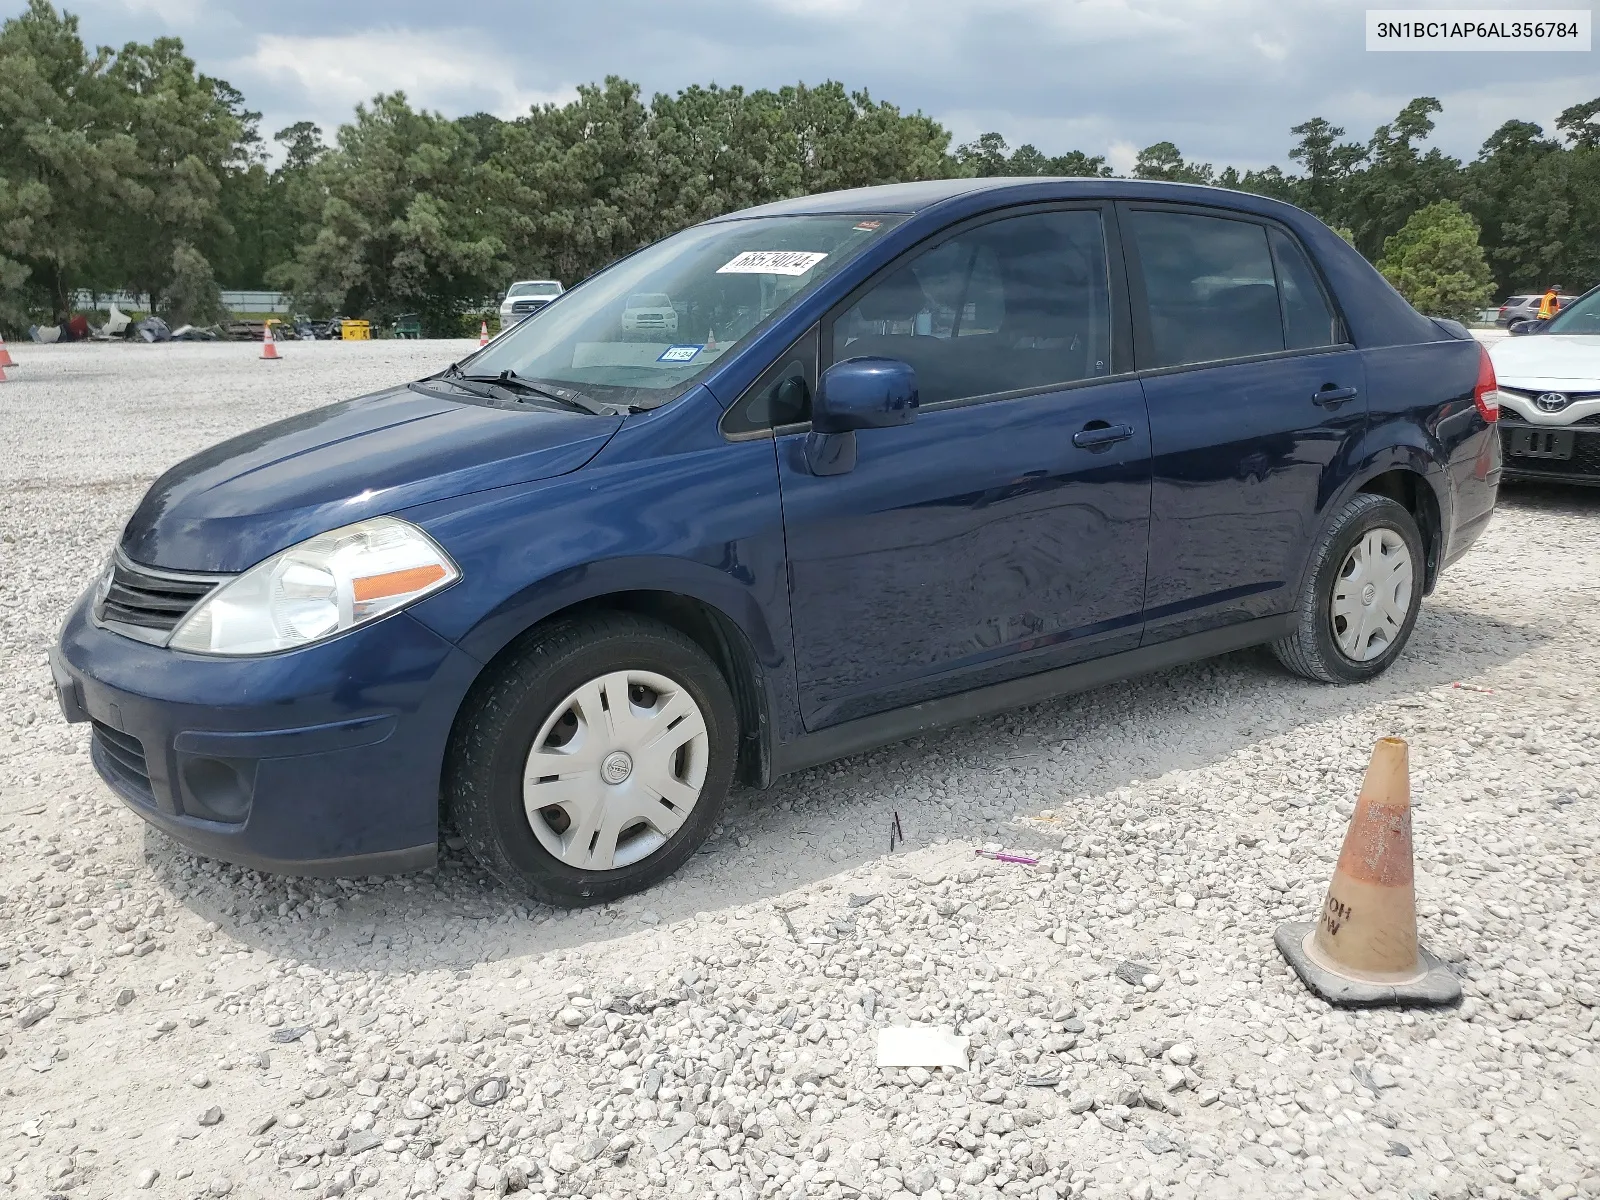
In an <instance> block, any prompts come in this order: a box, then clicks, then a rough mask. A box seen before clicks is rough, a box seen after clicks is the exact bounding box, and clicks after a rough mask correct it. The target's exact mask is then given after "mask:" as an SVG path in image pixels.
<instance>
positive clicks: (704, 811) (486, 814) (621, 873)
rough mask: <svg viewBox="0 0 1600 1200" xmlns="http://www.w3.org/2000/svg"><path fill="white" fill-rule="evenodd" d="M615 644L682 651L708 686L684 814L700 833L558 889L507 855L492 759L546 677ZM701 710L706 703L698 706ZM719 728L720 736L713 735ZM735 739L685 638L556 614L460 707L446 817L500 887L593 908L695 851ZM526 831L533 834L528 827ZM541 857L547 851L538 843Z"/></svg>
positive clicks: (603, 615)
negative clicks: (701, 740) (690, 802)
mask: <svg viewBox="0 0 1600 1200" xmlns="http://www.w3.org/2000/svg"><path fill="white" fill-rule="evenodd" d="M619 641H625V642H626V643H628V644H629V645H630V646H631V647H639V646H645V647H650V646H651V644H652V643H653V644H654V649H655V650H656V651H657V652H659V653H663V654H668V655H676V656H683V655H686V656H688V658H689V659H690V660H691V661H696V660H697V662H696V665H698V666H699V667H700V668H701V671H702V678H701V679H700V681H699V682H700V683H701V684H702V685H705V684H708V683H709V684H711V685H712V686H711V687H710V688H709V689H708V690H710V691H711V692H712V694H711V695H710V696H709V697H708V699H709V700H710V702H711V703H710V706H709V707H710V709H711V710H712V711H707V712H704V716H705V718H706V722H707V725H708V729H709V731H710V732H711V734H712V737H711V748H710V758H711V761H710V763H709V765H708V768H707V772H706V780H705V784H704V785H703V786H702V788H701V794H700V799H699V800H698V801H697V802H696V804H695V808H694V812H693V813H692V814H691V816H690V824H691V825H692V826H693V827H694V828H697V829H699V830H700V833H699V835H698V836H693V834H692V833H691V836H689V837H687V838H685V840H684V841H683V842H682V843H680V845H679V846H678V847H676V848H675V850H674V848H671V847H666V848H663V850H661V851H658V852H657V853H656V854H653V855H651V856H650V857H649V858H646V859H645V860H643V861H642V862H639V863H635V864H633V865H632V866H630V867H624V868H620V869H619V870H617V871H616V872H608V873H607V874H608V875H612V876H614V878H613V879H610V880H606V881H604V882H601V883H597V884H594V885H591V886H590V888H589V889H588V890H587V891H581V892H580V891H576V890H574V889H573V888H572V887H571V886H570V884H569V885H568V886H561V885H562V884H563V883H567V882H568V881H565V880H561V879H560V878H559V877H558V876H555V875H552V877H551V878H550V879H541V878H539V877H538V875H537V874H531V873H530V872H529V871H528V870H526V869H524V868H522V867H520V866H519V865H518V864H517V863H516V862H515V861H514V860H513V858H512V856H511V855H510V854H509V853H508V852H507V848H506V845H505V841H504V838H503V837H502V836H501V830H500V829H499V828H498V823H497V821H496V819H495V807H496V806H495V802H494V798H493V796H492V795H491V789H492V786H493V773H494V764H495V758H496V755H497V752H498V751H499V749H500V743H501V741H502V739H504V738H505V737H506V736H507V734H508V732H509V726H510V723H511V721H512V718H513V715H514V714H515V713H516V712H517V711H518V710H520V709H521V708H523V707H524V706H525V705H526V704H528V703H530V701H531V700H532V699H533V698H534V696H535V695H536V694H537V693H538V692H539V691H540V690H541V689H544V688H546V681H547V680H548V679H549V678H550V677H551V676H552V675H554V674H555V673H556V672H558V671H560V670H561V669H563V668H564V667H566V666H567V665H568V664H570V663H571V662H572V661H574V659H576V658H577V657H578V656H580V655H584V656H588V657H594V656H596V654H597V652H598V653H601V654H603V653H604V652H605V650H606V649H607V647H608V646H611V645H615V644H616V643H617V642H619ZM652 669H653V668H652ZM680 682H681V680H680ZM552 699H554V697H552ZM701 707H702V709H705V708H706V707H707V706H706V705H705V704H704V703H702V705H701ZM719 730H720V731H722V733H723V736H722V737H721V738H720V739H719V738H718V736H717V732H718V731H719ZM719 741H720V742H721V743H722V744H721V745H719V744H718V743H719ZM737 745H738V716H737V712H736V710H735V708H734V703H733V696H732V693H731V692H730V691H729V689H728V685H727V682H726V680H724V679H723V677H722V674H721V672H720V671H719V670H718V668H717V666H716V664H715V663H714V662H713V661H712V659H711V658H710V656H709V655H707V654H706V652H705V651H704V650H703V649H701V647H700V646H699V645H698V644H697V643H696V642H695V641H694V640H693V639H691V638H689V637H687V636H686V635H684V634H683V633H680V632H679V631H678V630H676V629H673V628H672V627H671V626H669V625H666V624H663V623H662V622H660V621H656V620H653V619H651V618H649V617H642V616H638V615H636V614H633V613H627V612H620V611H605V612H599V613H591V614H585V615H582V616H576V617H569V618H563V619H559V620H557V621H555V622H552V623H551V624H550V625H547V626H542V627H538V628H536V629H534V630H532V631H530V632H529V633H527V634H524V635H523V637H522V639H521V643H520V644H514V645H513V648H512V649H511V652H510V653H509V654H507V655H505V656H503V657H502V658H501V659H500V660H499V661H497V662H495V663H494V664H492V665H491V666H490V667H489V668H488V669H487V670H486V671H485V672H484V675H483V676H482V677H481V678H480V679H479V681H478V684H477V685H476V686H475V687H474V688H473V691H472V693H471V694H470V695H469V696H468V698H467V701H466V703H464V704H463V705H462V708H461V711H460V713H459V714H458V715H457V717H456V722H455V727H454V729H453V730H452V732H451V735H450V748H449V751H448V753H447V755H446V759H445V773H444V787H443V808H444V816H445V819H446V820H447V821H448V822H449V823H450V824H452V825H454V827H455V829H456V832H457V833H459V834H460V835H461V838H462V840H463V841H465V842H466V844H467V849H468V850H469V851H470V852H471V853H472V855H473V857H474V858H476V859H477V860H478V862H479V863H480V864H481V865H483V866H484V867H485V868H487V869H488V870H489V872H490V873H491V874H493V875H495V876H496V877H497V878H498V879H500V881H501V882H502V883H504V884H506V885H507V886H508V887H510V888H513V889H515V890H517V891H520V892H524V893H526V894H527V895H529V896H530V897H532V898H533V899H535V900H538V901H541V902H543V903H545V904H551V905H556V906H558V907H562V908H579V907H584V906H587V905H591V904H601V903H605V902H606V901H609V900H615V899H617V898H619V897H621V896H624V895H628V894H630V893H632V892H636V891H640V890H642V889H643V888H647V887H649V886H651V885H652V884H654V883H656V882H658V881H659V880H660V879H662V878H664V877H665V876H667V875H669V874H671V873H672V872H673V871H674V870H676V869H677V868H678V867H679V866H681V865H682V864H683V862H685V861H686V860H687V859H688V858H689V857H690V856H691V855H692V854H693V853H694V851H695V849H697V848H698V846H699V844H700V842H701V841H702V840H703V839H704V836H705V833H706V832H708V831H709V830H710V829H711V828H712V826H713V825H714V824H715V823H716V820H717V818H718V816H719V815H720V813H721V811H722V807H723V804H724V802H725V800H726V799H727V794H728V789H729V787H730V786H731V784H732V782H733V770H734V763H733V757H734V752H735V747H736V746H737ZM522 819H523V820H526V817H522ZM529 837H530V839H531V838H532V834H531V831H530V832H529ZM535 844H536V843H535ZM539 853H540V854H545V853H546V852H545V851H543V849H542V848H540V850H539ZM550 861H551V862H552V863H554V862H555V861H556V860H554V859H551V860H550Z"/></svg>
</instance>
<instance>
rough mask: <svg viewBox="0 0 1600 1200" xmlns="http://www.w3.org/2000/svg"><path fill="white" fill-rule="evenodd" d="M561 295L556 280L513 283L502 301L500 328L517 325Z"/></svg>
mask: <svg viewBox="0 0 1600 1200" xmlns="http://www.w3.org/2000/svg"><path fill="white" fill-rule="evenodd" d="M559 295H561V284H560V282H559V281H558V280H555V279H523V280H519V281H518V282H516V283H513V284H512V285H511V286H510V287H508V288H507V289H506V298H505V299H504V300H502V301H500V328H501V329H506V328H508V327H509V326H512V325H515V324H516V323H517V322H518V321H520V320H522V319H523V318H524V317H526V316H528V315H529V314H531V313H536V312H538V311H539V310H540V309H541V308H543V307H544V306H545V305H546V304H549V303H550V301H552V300H554V299H555V298H556V297H557V296H559Z"/></svg>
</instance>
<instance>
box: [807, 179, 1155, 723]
mask: <svg viewBox="0 0 1600 1200" xmlns="http://www.w3.org/2000/svg"><path fill="white" fill-rule="evenodd" d="M1107 216H1108V214H1107V213H1106V212H1102V210H1101V209H1100V207H1098V206H1090V207H1082V206H1080V207H1054V208H1050V209H1045V210H1037V209H1035V210H1027V211H1024V212H1021V213H1015V212H1014V213H1013V214H1011V215H1002V216H1000V217H998V218H993V219H989V220H987V221H984V222H982V223H977V224H970V225H967V226H965V227H958V228H957V229H956V230H954V231H952V232H951V233H949V234H947V235H945V236H944V237H943V238H942V239H941V240H939V241H938V242H937V243H936V244H933V245H931V246H928V247H927V248H925V249H921V250H919V251H913V252H912V253H911V254H910V255H908V256H907V258H905V259H902V260H901V261H899V262H897V263H895V264H892V265H891V266H890V267H889V268H887V269H886V270H885V271H884V272H882V273H880V275H879V276H878V277H877V278H876V279H875V280H873V281H871V282H869V284H868V285H867V286H866V287H865V288H864V289H863V290H862V291H860V292H858V293H857V294H856V295H855V296H853V297H852V298H851V299H850V300H848V301H846V305H845V307H844V309H843V311H841V312H839V313H838V314H836V315H835V316H834V317H832V318H831V319H828V320H825V321H824V323H823V331H822V333H823V336H822V354H823V361H824V363H827V362H830V361H840V360H843V359H846V358H854V357H859V356H867V355H877V356H882V357H888V358H895V359H900V360H903V361H905V362H908V363H910V364H911V365H912V367H914V368H915V369H916V372H917V379H918V386H919V392H920V398H921V410H920V412H919V414H918V415H917V417H916V418H915V419H914V420H913V421H912V422H911V423H910V424H908V425H904V426H900V427H898V428H894V429H874V430H861V431H858V432H856V433H855V434H854V435H851V436H854V437H855V439H856V456H855V465H854V467H853V468H852V469H850V470H848V471H846V472H844V473H840V474H827V475H819V474H812V473H811V470H810V469H809V468H808V466H807V460H806V455H805V439H806V435H805V434H804V433H791V434H786V435H784V436H780V437H779V438H778V444H777V450H778V467H779V476H780V481H781V486H782V495H783V511H784V529H785V535H786V541H787V547H788V555H789V570H790V592H791V612H792V620H793V626H794V647H795V664H796V673H797V682H798V685H799V693H800V701H801V711H802V714H803V716H804V718H805V722H806V726H807V728H809V729H813V730H815V729H819V728H822V727H825V726H828V725H832V724H835V723H837V722H839V721H844V720H850V719H853V718H857V717H862V716H866V715H869V714H872V713H875V712H880V711H884V710H886V709H891V708H896V707H900V706H902V705H906V704H913V703H916V702H918V701H921V700H926V699H931V698H934V697H937V696H942V695H948V694H951V693H954V692H959V691H963V690H966V689H969V688H973V687H978V686H983V685H986V684H991V683H998V682H1003V681H1005V680H1008V679H1012V678H1015V677H1017V676H1020V675H1025V674H1030V673H1033V672H1035V671H1041V670H1046V669H1049V668H1052V667H1057V666H1062V665H1065V664H1067V663H1071V662H1075V661H1080V660H1082V659H1085V658H1092V657H1095V656H1098V655H1101V654H1108V653H1112V652H1114V651H1116V650H1123V649H1131V648H1133V647H1135V646H1137V645H1138V642H1139V633H1140V611H1141V608H1142V604H1143V597H1144V577H1145V555H1146V541H1147V535H1148V529H1149V506H1150V463H1149V453H1150V451H1149V426H1148V423H1147V421H1146V417H1145V404H1144V398H1143V393H1142V392H1141V390H1140V386H1139V383H1138V381H1137V380H1136V379H1134V378H1132V376H1131V375H1130V374H1129V373H1128V372H1127V366H1128V365H1129V361H1128V359H1127V357H1126V356H1127V353H1128V339H1127V337H1126V331H1125V330H1122V329H1119V328H1116V327H1115V325H1114V316H1113V314H1116V313H1124V312H1125V311H1126V305H1125V303H1123V301H1122V283H1121V280H1122V274H1121V264H1120V260H1118V259H1117V258H1116V257H1115V255H1114V253H1113V252H1111V251H1108V244H1109V245H1111V246H1113V247H1114V245H1115V243H1114V239H1108V238H1107V236H1106V225H1107Z"/></svg>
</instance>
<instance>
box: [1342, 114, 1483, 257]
mask: <svg viewBox="0 0 1600 1200" xmlns="http://www.w3.org/2000/svg"><path fill="white" fill-rule="evenodd" d="M1440 111H1442V106H1441V105H1440V104H1439V102H1438V101H1437V100H1435V99H1434V98H1433V97H1432V96H1420V97H1418V98H1417V99H1415V100H1412V101H1411V102H1410V103H1409V104H1407V105H1406V106H1405V107H1404V108H1403V109H1401V110H1400V112H1399V114H1398V115H1397V116H1396V117H1395V119H1394V120H1393V121H1391V122H1389V123H1388V124H1386V125H1380V126H1378V128H1377V129H1376V130H1375V131H1374V132H1373V135H1372V139H1371V141H1369V142H1368V143H1367V158H1366V162H1365V166H1364V168H1363V169H1362V170H1360V171H1357V172H1354V173H1352V175H1351V177H1350V179H1349V180H1348V182H1347V183H1346V185H1345V187H1344V189H1343V190H1344V193H1345V199H1344V201H1343V203H1342V204H1340V205H1339V206H1338V208H1339V210H1340V211H1338V212H1336V213H1335V214H1334V215H1335V216H1336V217H1338V218H1339V219H1340V224H1344V225H1348V226H1349V227H1350V228H1351V230H1353V231H1354V233H1355V235H1356V248H1357V249H1358V250H1360V251H1361V252H1362V253H1363V254H1365V255H1366V256H1367V257H1368V258H1369V259H1376V258H1377V257H1378V256H1379V255H1380V254H1381V253H1382V252H1383V247H1384V244H1385V240H1386V239H1387V238H1388V237H1389V235H1390V234H1392V233H1394V232H1395V231H1396V230H1398V229H1399V228H1400V227H1401V226H1402V225H1403V224H1405V222H1406V220H1407V218H1408V217H1410V216H1411V214H1412V213H1414V212H1416V211H1417V210H1418V209H1419V208H1422V207H1424V206H1426V205H1429V204H1433V203H1434V202H1436V201H1439V200H1446V199H1454V198H1455V195H1456V192H1457V191H1458V190H1459V186H1458V185H1459V178H1460V174H1461V164H1460V162H1459V161H1457V160H1456V159H1454V158H1450V157H1448V156H1447V155H1444V154H1441V153H1440V152H1439V151H1438V150H1437V149H1430V150H1428V151H1427V152H1426V153H1424V152H1423V151H1422V149H1421V147H1420V145H1419V143H1421V142H1422V141H1424V140H1425V139H1426V138H1427V137H1428V135H1429V134H1430V133H1432V132H1433V127H1434V123H1433V114H1434V113H1437V112H1440Z"/></svg>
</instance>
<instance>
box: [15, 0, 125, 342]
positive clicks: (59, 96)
mask: <svg viewBox="0 0 1600 1200" xmlns="http://www.w3.org/2000/svg"><path fill="white" fill-rule="evenodd" d="M111 61H112V54H111V51H109V50H106V49H101V50H98V51H96V52H95V53H93V54H90V53H89V51H88V49H87V48H86V47H85V45H84V43H83V39H82V38H81V37H80V36H79V34H78V20H77V18H76V17H73V16H70V15H65V16H64V15H62V14H60V13H58V12H56V10H55V9H54V8H53V7H52V6H51V5H50V4H48V3H47V2H46V0H31V2H30V4H29V6H28V9H27V11H26V12H24V13H22V14H21V15H20V16H17V17H13V18H11V19H10V20H8V21H6V22H5V24H4V25H0V320H4V321H6V322H7V323H8V324H10V325H11V326H13V327H15V326H18V325H22V324H25V323H26V320H27V318H28V316H29V315H30V314H37V315H41V316H45V315H47V316H48V317H49V319H54V317H55V315H56V314H59V313H62V312H64V311H66V310H67V308H68V307H69V306H70V304H71V297H72V294H73V291H74V289H75V288H77V287H79V286H81V285H83V284H86V283H87V284H94V283H96V282H102V281H101V280H96V279H95V278H94V269H95V260H96V258H97V257H99V255H100V254H101V251H102V249H103V247H104V246H105V245H106V242H107V236H108V234H107V227H108V224H109V222H108V219H107V214H108V211H109V210H110V208H111V207H112V206H113V205H114V204H116V203H118V202H121V201H123V200H125V199H126V198H128V197H129V196H130V194H131V193H132V192H133V191H134V187H133V185H132V184H131V182H130V181H131V179H132V178H133V177H134V176H135V175H136V174H137V172H138V170H139V162H138V147H137V144H136V142H135V139H134V138H133V137H132V136H131V135H130V134H128V133H127V132H124V131H123V130H122V129H120V128H119V127H118V126H117V125H116V124H115V123H114V122H112V121H111V120H110V111H111V109H112V106H113V105H112V102H113V99H114V94H115V91H116V86H115V84H114V83H113V82H112V80H111V79H110V78H109V68H110V65H111Z"/></svg>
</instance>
